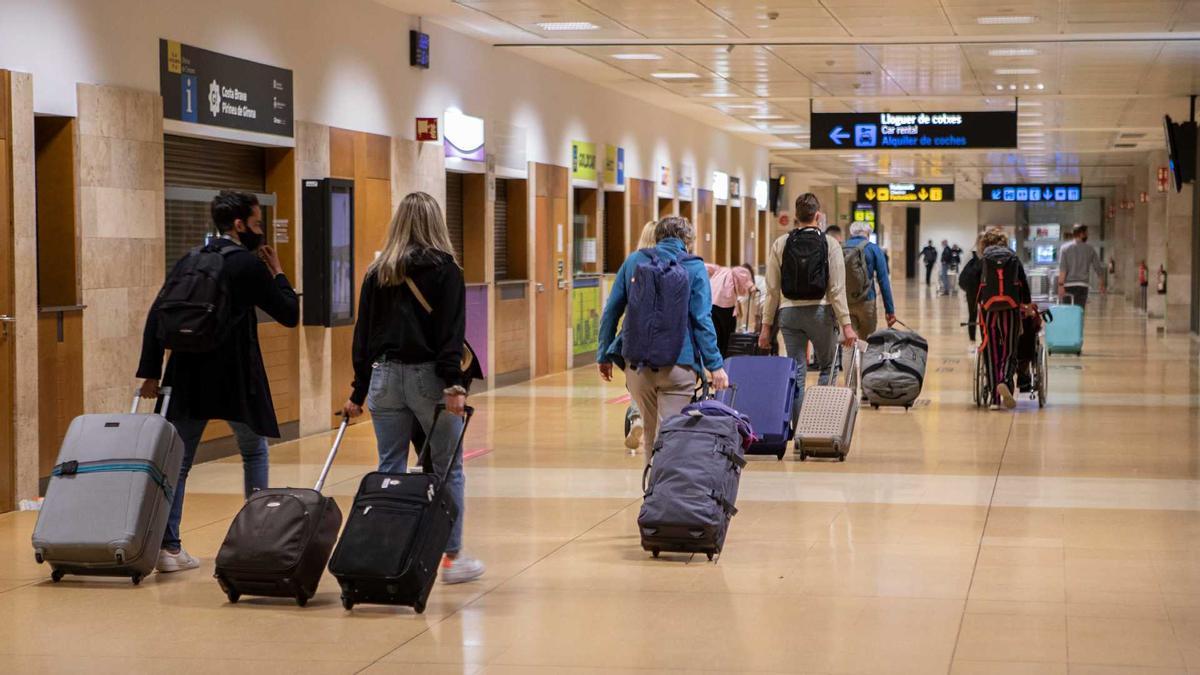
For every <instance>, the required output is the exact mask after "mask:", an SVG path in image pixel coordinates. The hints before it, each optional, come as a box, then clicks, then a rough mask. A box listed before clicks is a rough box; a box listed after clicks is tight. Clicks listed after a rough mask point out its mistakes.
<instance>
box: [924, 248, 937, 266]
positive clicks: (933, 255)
mask: <svg viewBox="0 0 1200 675" xmlns="http://www.w3.org/2000/svg"><path fill="white" fill-rule="evenodd" d="M937 257H938V252H937V249H936V248H934V247H932V246H926V247H925V248H923V249H921V259H922V260H924V261H925V264H926V265H932V264H933V263H935V262H937Z"/></svg>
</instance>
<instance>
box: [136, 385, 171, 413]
mask: <svg viewBox="0 0 1200 675" xmlns="http://www.w3.org/2000/svg"><path fill="white" fill-rule="evenodd" d="M158 400H159V401H162V405H156V406H155V408H157V412H158V414H160V415H162V416H163V417H166V416H167V407H168V406H170V405H171V388H170V387H159V388H158ZM141 401H142V390H141V389H134V390H133V405H131V406H129V414H130V415H136V414H137V411H138V403H141Z"/></svg>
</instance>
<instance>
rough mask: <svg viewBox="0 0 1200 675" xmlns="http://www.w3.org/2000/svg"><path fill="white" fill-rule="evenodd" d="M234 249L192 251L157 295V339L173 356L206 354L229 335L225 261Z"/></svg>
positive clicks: (227, 247) (228, 304) (229, 319)
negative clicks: (183, 353) (194, 353)
mask: <svg viewBox="0 0 1200 675" xmlns="http://www.w3.org/2000/svg"><path fill="white" fill-rule="evenodd" d="M239 250H242V249H241V247H238V246H225V247H223V248H216V247H213V246H200V247H197V248H194V249H192V250H191V251H190V252H189V253H188V254H187V255H186V256H184V258H183V259H182V260H180V261H179V264H178V265H176V266H175V269H174V270H173V271H172V272H171V276H170V277H168V278H167V282H166V283H165V284H163V287H162V290H161V291H159V293H158V310H157V311H158V339H159V340H160V341H161V342H162V345H163V347H165V348H167V349H170V350H172V351H176V352H210V351H213V350H215V349H216V348H217V347H218V346H220V344H221V343H222V342H223V341H224V340H225V338H226V337H228V335H229V328H230V325H231V324H232V323H233V322H232V321H231V315H232V313H233V312H232V306H233V303H232V301H231V300H230V297H229V296H230V293H229V284H228V282H227V281H226V279H225V278H224V275H223V271H224V269H225V257H226V256H228V255H230V254H231V253H233V252H235V251H239Z"/></svg>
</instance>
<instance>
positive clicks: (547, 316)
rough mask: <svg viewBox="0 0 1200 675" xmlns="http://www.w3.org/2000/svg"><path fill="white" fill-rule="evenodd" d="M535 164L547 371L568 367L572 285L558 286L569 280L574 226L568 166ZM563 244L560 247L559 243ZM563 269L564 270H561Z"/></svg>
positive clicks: (540, 321)
mask: <svg viewBox="0 0 1200 675" xmlns="http://www.w3.org/2000/svg"><path fill="white" fill-rule="evenodd" d="M535 166H536V169H535V171H536V183H537V186H536V188H535V189H536V193H535V194H536V195H537V196H536V213H535V218H536V220H535V224H536V225H535V227H536V246H537V251H536V255H535V264H536V282H537V284H539V285H540V286H539V287H537V288H540V290H536V289H535V294H534V304H535V308H536V311H535V316H536V326H537V330H536V338H535V339H536V353H537V360H536V363H535V364H534V365H535V374H536V375H545V374H548V373H555V372H559V371H561V370H564V369H565V368H566V367H567V321H568V318H569V311H570V300H571V297H570V292H571V291H570V288H568V287H567V286H568V284H565V283H564V284H563V287H561V288H560V287H559V281H564V282H565V281H567V278H568V277H567V275H568V270H567V269H566V265H567V251H569V250H570V248H571V228H570V227H568V224H569V220H568V218H567V215H568V214H567V189H568V185H567V169H566V168H565V167H561V166H553V165H548V164H537V165H535ZM559 244H561V247H560V246H559ZM560 270H561V271H560Z"/></svg>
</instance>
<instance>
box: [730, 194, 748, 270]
mask: <svg viewBox="0 0 1200 675" xmlns="http://www.w3.org/2000/svg"><path fill="white" fill-rule="evenodd" d="M745 215H746V212H745V210H743V209H742V207H741V206H733V207H730V209H729V261H728V262H727V263H726V264H727V265H729V266H730V267H734V266H736V265H741V264H742V263H743V262H744V261H745V256H746V253H745V251H746V249H745V236H746V229H745V228H746V221H745Z"/></svg>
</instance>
